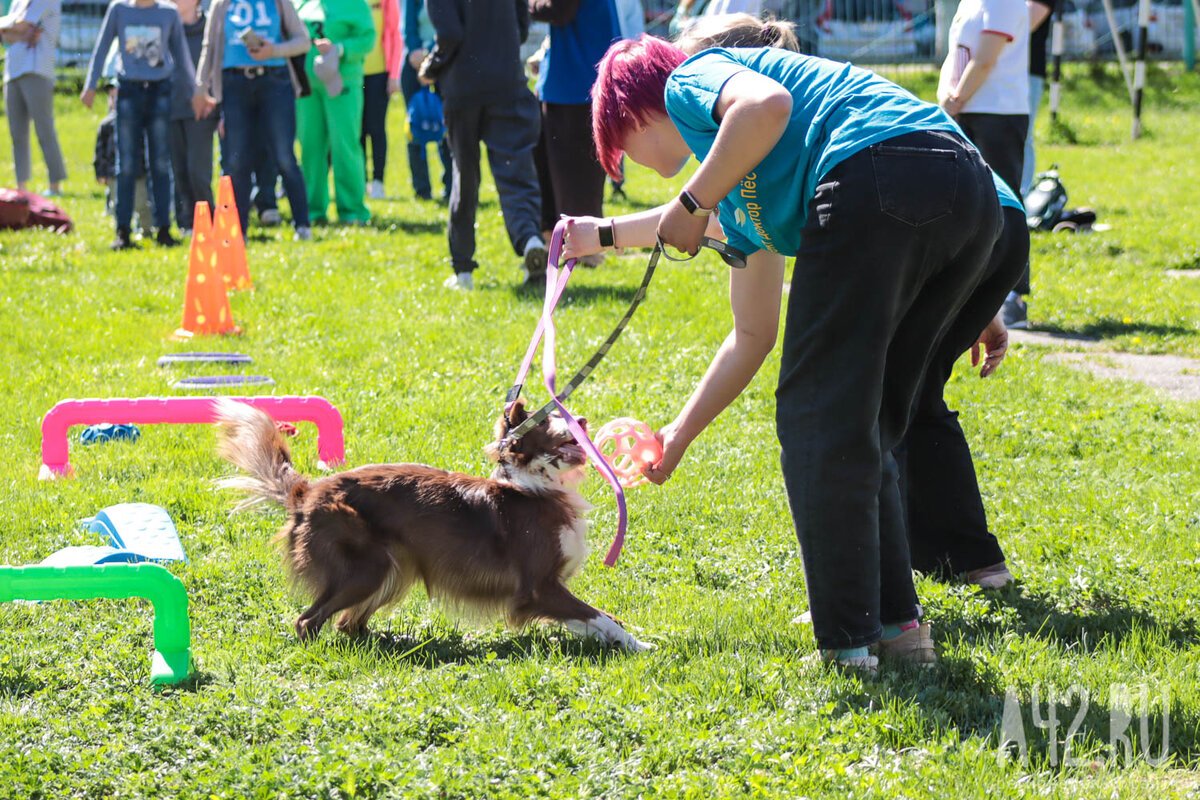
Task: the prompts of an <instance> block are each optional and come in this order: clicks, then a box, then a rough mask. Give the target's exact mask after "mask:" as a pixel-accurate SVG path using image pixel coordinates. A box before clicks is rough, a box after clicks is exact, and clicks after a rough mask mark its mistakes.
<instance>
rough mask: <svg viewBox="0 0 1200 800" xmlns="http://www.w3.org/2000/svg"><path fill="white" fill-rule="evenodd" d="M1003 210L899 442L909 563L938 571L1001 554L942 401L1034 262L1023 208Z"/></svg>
mask: <svg viewBox="0 0 1200 800" xmlns="http://www.w3.org/2000/svg"><path fill="white" fill-rule="evenodd" d="M1003 214H1004V232H1003V233H1002V234H1001V235H1000V240H999V241H997V242H996V247H995V249H994V250H993V251H992V258H991V261H990V262H989V264H988V271H987V275H986V276H985V277H984V279H983V282H982V283H980V284H979V287H978V288H976V290H975V291H974V292H973V293H972V294H971V297H970V299H969V300H967V303H966V305H964V306H963V308H962V311H960V312H959V313H958V316H957V317H955V319H954V322H953V323H952V324H951V326H950V330H949V331H947V332H946V335H945V337H943V339H942V342H941V344H939V345H938V348H937V351H936V352H935V353H934V357H933V363H932V364H931V365H930V367H929V371H928V372H927V373H926V375H925V383H924V384H923V385H922V387H921V392H920V394H919V395H918V398H917V410H916V415H915V416H914V417H913V421H912V423H911V424H910V425H909V427H908V434H907V435H906V436H905V437H904V441H903V442H902V443H901V445H900V446H899V447H898V448H896V454H895V455H896V461H897V462H898V463H899V465H900V493H901V495H902V497H903V498H904V510H905V519H906V522H907V526H908V544H909V548H910V550H911V552H912V565H913V567H914V568H915V569H918V570H920V571H922V572H927V573H930V574H933V575H936V576H937V577H940V578H950V577H952V576H954V575H956V574H958V573H962V572H969V571H970V570H973V569H980V568H981V567H987V566H991V565H992V564H997V563H999V562H1001V561H1003V560H1004V551H1003V550H1001V548H1000V543H999V542H998V541H996V537H995V536H993V535H992V533H991V531H989V530H988V524H987V513H986V512H985V511H984V510H983V498H981V497H980V496H979V483H978V481H977V480H976V478H975V465H974V463H973V462H972V461H971V449H970V447H969V446H968V445H967V439H966V437H965V436H964V435H963V430H962V428H961V427H960V426H959V424H958V412H955V411H951V410H950V409H949V408H948V407H947V406H946V400H945V388H946V381H948V380H950V373H951V372H952V371H953V370H954V362H955V361H957V360H958V357H959V356H961V355H962V354H963V352H964V351H966V350H967V349H968V348H970V346H971V345H972V344H974V343H975V341H976V339H978V338H979V334H980V332H981V331H982V330H983V329H984V327H986V326H987V324H988V322H990V321H991V319H992V317H993V316H995V314H996V309H997V308H999V307H1000V303H1001V302H1003V300H1004V296H1005V295H1007V294H1008V292H1009V290H1011V289H1012V287H1013V284H1014V283H1015V282H1016V281H1017V279H1018V278H1019V277H1020V275H1021V273H1022V272H1023V271H1024V270H1025V268H1026V264H1027V263H1028V262H1029V229H1028V227H1026V224H1025V213H1024V212H1023V211H1018V210H1017V209H1015V208H1007V207H1006V208H1004V209H1003Z"/></svg>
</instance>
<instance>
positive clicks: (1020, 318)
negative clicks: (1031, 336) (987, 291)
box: [1000, 292, 1029, 331]
mask: <svg viewBox="0 0 1200 800" xmlns="http://www.w3.org/2000/svg"><path fill="white" fill-rule="evenodd" d="M1000 317H1001V319H1002V320H1003V321H1004V327H1006V328H1009V329H1013V330H1022V331H1023V330H1025V329H1026V328H1028V327H1029V306H1028V305H1026V303H1025V301H1024V300H1023V299H1022V298H1021V295H1019V294H1017V293H1016V292H1009V293H1008V297H1006V298H1004V305H1002V306H1000Z"/></svg>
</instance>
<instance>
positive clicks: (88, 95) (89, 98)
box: [79, 89, 96, 108]
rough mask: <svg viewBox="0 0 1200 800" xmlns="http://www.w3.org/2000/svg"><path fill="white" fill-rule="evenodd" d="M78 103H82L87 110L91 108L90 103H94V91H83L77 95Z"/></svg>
mask: <svg viewBox="0 0 1200 800" xmlns="http://www.w3.org/2000/svg"><path fill="white" fill-rule="evenodd" d="M79 102H81V103H83V104H84V105H85V106H87V107H88V108H91V107H92V103H94V102H96V90H95V89H84V90H83V92H82V93H81V94H80V95H79Z"/></svg>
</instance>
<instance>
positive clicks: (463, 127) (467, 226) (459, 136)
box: [446, 94, 546, 288]
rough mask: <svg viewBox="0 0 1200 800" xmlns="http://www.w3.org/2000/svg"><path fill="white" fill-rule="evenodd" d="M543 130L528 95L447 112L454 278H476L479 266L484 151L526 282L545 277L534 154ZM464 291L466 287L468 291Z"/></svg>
mask: <svg viewBox="0 0 1200 800" xmlns="http://www.w3.org/2000/svg"><path fill="white" fill-rule="evenodd" d="M540 128H541V123H540V120H539V114H538V108H537V102H536V101H535V100H534V98H533V95H531V94H525V95H523V96H521V97H519V98H517V99H515V100H507V101H502V102H501V101H498V102H492V103H486V104H480V105H471V106H463V107H456V108H453V109H447V110H446V129H447V134H448V135H449V137H450V148H451V151H452V154H453V159H454V182H453V186H452V188H451V191H450V224H449V228H448V238H449V242H450V260H451V264H452V266H453V268H454V272H455V274H456V275H461V274H463V273H472V272H474V270H475V268H476V267H477V266H478V264H477V263H476V262H475V213H476V211H477V210H478V207H479V181H480V169H479V167H480V153H479V149H480V146H481V145H484V146H486V147H487V151H488V165H489V166H490V167H491V170H492V177H493V178H494V179H495V181H496V192H497V194H499V196H500V210H501V212H502V213H503V215H504V225H505V228H506V229H507V231H508V238H509V242H510V243H511V244H512V246H513V249H514V250H515V251H516V252H517V254H518V255H522V256H524V258H525V270H526V273H527V275H526V277H527V280H530V281H533V282H536V281H537V280H539V275H537V274H536V272H537V269H538V268H539V267H540V271H541V276H543V277H544V275H545V269H546V247H545V243H544V242H543V241H542V237H541V218H542V209H541V190H540V189H539V187H538V182H537V170H536V168H535V167H534V164H533V148H534V145H536V144H537V139H538V132H539V130H540ZM464 288H465V287H464Z"/></svg>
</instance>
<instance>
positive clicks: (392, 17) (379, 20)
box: [359, 0, 404, 200]
mask: <svg viewBox="0 0 1200 800" xmlns="http://www.w3.org/2000/svg"><path fill="white" fill-rule="evenodd" d="M370 8H371V18H372V19H373V20H374V21H375V46H374V47H372V48H371V51H370V52H369V53H367V57H366V58H365V59H364V60H363V119H362V137H361V139H360V140H359V143H360V145H361V146H362V148H363V154H364V156H365V154H366V151H367V139H370V140H371V182H370V183H369V184H368V185H367V196H368V197H371V198H373V199H375V200H382V199H383V198H384V197H386V196H387V193H386V192H385V191H384V188H383V175H384V171H385V169H386V168H387V151H388V140H387V108H388V100H389V99H390V98H391V96H392V95H394V94H395V93H396V92H398V91H400V65H401V63H402V62H403V60H404V40H403V39H402V38H401V36H400V5H399V3H398V2H397V0H371V5H370Z"/></svg>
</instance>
